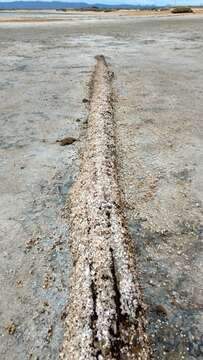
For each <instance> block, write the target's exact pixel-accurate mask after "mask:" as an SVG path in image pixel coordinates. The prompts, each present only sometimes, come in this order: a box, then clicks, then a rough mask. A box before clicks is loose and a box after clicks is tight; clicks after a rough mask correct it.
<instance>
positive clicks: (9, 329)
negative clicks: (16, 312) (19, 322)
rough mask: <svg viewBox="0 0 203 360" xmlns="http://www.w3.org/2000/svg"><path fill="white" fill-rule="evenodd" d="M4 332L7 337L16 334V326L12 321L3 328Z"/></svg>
mask: <svg viewBox="0 0 203 360" xmlns="http://www.w3.org/2000/svg"><path fill="white" fill-rule="evenodd" d="M5 330H6V331H7V333H8V334H9V335H13V334H14V333H15V332H16V324H15V323H14V322H13V321H11V322H10V323H8V324H7V325H6V326H5Z"/></svg>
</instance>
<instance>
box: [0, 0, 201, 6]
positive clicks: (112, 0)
mask: <svg viewBox="0 0 203 360" xmlns="http://www.w3.org/2000/svg"><path fill="white" fill-rule="evenodd" d="M12 1H18V0H0V3H1V2H12ZM27 1H37V0H27ZM40 1H52V0H40ZM53 1H54V0H53ZM56 1H61V2H71V3H73V2H75V3H77V2H86V3H88V4H95V3H100V4H112V5H114V4H130V5H131V4H132V5H137V4H139V5H151V4H153V5H157V6H161V5H162V6H163V5H167V4H171V5H173V4H175V3H176V5H203V0H56Z"/></svg>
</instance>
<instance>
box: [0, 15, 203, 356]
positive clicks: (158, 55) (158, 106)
mask: <svg viewBox="0 0 203 360" xmlns="http://www.w3.org/2000/svg"><path fill="white" fill-rule="evenodd" d="M9 16H11V15H10V13H7V14H5V13H2V14H0V17H1V19H3V18H4V19H5V17H7V18H8V17H9ZM19 16H20V17H21V18H22V17H23V16H26V15H25V14H21V13H20V15H19V13H18V14H15V16H14V15H13V14H12V18H13V17H19ZM32 17H34V19H35V20H34V21H28V22H26V21H25V22H20V21H17V22H15V21H13V20H12V21H11V22H9V21H6V22H3V21H2V22H1V20H0V42H1V59H0V98H1V104H0V124H1V133H0V157H1V162H0V232H1V234H0V288H1V292H0V354H1V358H2V359H6V360H11V359H15V360H24V359H35V360H36V359H39V360H41V359H52V360H54V359H57V358H58V356H59V349H60V347H61V345H62V342H63V335H64V327H63V323H64V319H65V316H66V313H65V312H64V309H65V305H66V302H67V295H68V290H67V287H68V279H69V273H70V271H71V259H70V254H69V251H68V246H67V240H68V223H67V221H66V220H65V219H64V218H63V209H64V205H65V202H66V200H67V199H68V194H69V190H70V188H71V186H72V184H73V182H74V181H75V179H76V177H77V175H78V171H79V166H80V163H81V152H82V150H83V148H84V142H85V141H84V139H85V137H84V135H85V131H86V126H87V124H86V117H87V108H86V102H85V101H82V100H83V99H84V98H87V97H88V81H89V78H90V74H91V71H92V69H93V65H94V63H95V59H94V56H95V55H97V54H103V55H105V57H106V59H107V61H108V63H109V64H110V66H111V68H112V70H113V71H114V74H115V78H114V81H113V86H114V92H115V101H114V109H115V126H116V146H117V167H118V174H119V183H120V188H121V191H122V194H123V203H124V208H125V213H126V217H127V220H128V225H129V231H130V234H131V236H132V239H133V242H134V246H135V251H136V258H137V269H138V271H139V280H140V283H141V286H142V289H143V294H144V300H145V303H146V304H147V306H148V310H147V320H148V326H147V332H148V335H149V339H150V343H151V349H152V358H153V359H160V360H165V359H167V360H169V359H170V360H171V359H175V360H180V359H186V360H195V359H198V360H200V359H202V357H203V344H202V342H201V341H202V338H201V334H202V330H203V320H202V312H201V309H202V293H201V286H202V277H203V274H202V257H201V240H202V229H203V221H202V219H203V216H202V215H203V214H202V200H203V187H202V184H203V181H202V177H203V166H202V164H203V149H202V135H203V134H202V126H203V125H202V114H203V99H202V98H203V88H202V83H203V65H202V58H203V16H202V15H201V14H190V15H184V16H182V15H181V16H180V15H178V16H175V15H174V16H172V15H161V16H159V15H154V16H151V15H150V16H143V17H139V16H135V15H133V16H132V15H130V14H129V13H119V12H118V13H107V14H103V13H102V14H100V13H99V14H84V13H82V14H81V13H73V14H71V13H68V14H66V15H64V14H54V15H53V13H51V14H49V13H44V12H43V14H42V13H38V14H37V13H36V12H35V13H34V14H32ZM36 17H38V18H39V17H40V18H42V19H43V18H46V19H49V20H50V21H36ZM60 17H61V18H60ZM55 19H57V21H55ZM58 19H59V20H58ZM64 137H72V138H74V139H76V141H74V142H72V143H71V144H69V145H67V146H60V142H58V141H57V140H61V139H63V138H64ZM67 201H68V200H67Z"/></svg>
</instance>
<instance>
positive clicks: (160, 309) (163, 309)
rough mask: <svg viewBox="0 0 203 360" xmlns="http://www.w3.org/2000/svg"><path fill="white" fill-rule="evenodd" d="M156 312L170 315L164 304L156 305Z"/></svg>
mask: <svg viewBox="0 0 203 360" xmlns="http://www.w3.org/2000/svg"><path fill="white" fill-rule="evenodd" d="M156 312H157V313H158V314H162V315H164V316H168V315H169V312H168V309H167V308H166V307H165V306H164V305H163V304H159V305H157V306H156Z"/></svg>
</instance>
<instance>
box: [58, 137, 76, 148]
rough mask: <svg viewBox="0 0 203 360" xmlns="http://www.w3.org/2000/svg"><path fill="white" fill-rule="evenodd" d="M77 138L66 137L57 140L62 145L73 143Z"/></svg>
mask: <svg viewBox="0 0 203 360" xmlns="http://www.w3.org/2000/svg"><path fill="white" fill-rule="evenodd" d="M76 140H77V139H75V138H73V137H66V138H64V139H62V140H56V142H58V143H59V144H60V145H61V146H66V145H71V144H73V143H74V142H75V141H76Z"/></svg>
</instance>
